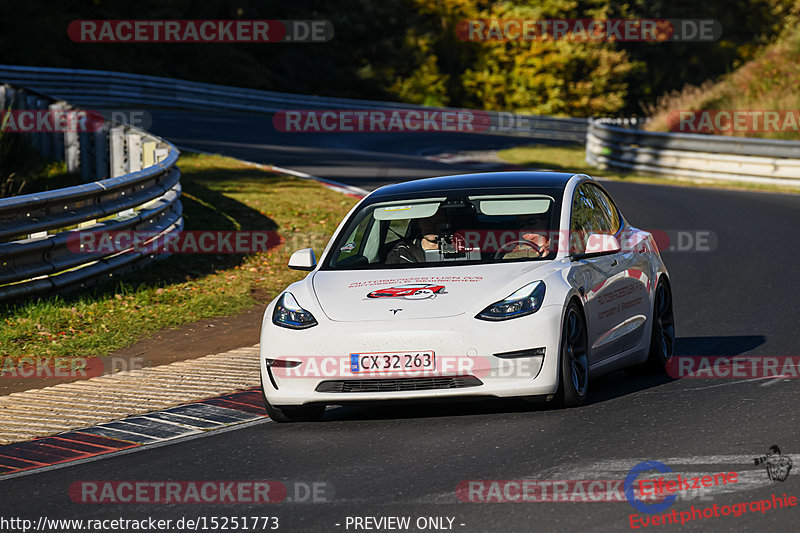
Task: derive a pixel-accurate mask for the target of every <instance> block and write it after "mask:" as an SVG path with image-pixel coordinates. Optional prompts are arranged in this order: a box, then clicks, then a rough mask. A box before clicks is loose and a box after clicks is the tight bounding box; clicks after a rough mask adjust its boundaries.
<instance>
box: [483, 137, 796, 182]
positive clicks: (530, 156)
mask: <svg viewBox="0 0 800 533" xmlns="http://www.w3.org/2000/svg"><path fill="white" fill-rule="evenodd" d="M497 156H498V157H499V158H500V159H502V160H504V161H507V162H508V163H511V164H514V165H523V166H530V167H537V168H542V169H548V170H556V171H564V172H576V173H585V174H589V175H590V176H592V177H599V178H608V179H613V180H619V181H629V182H630V181H632V182H637V183H650V184H655V185H677V186H681V187H714V188H718V189H741V190H751V191H752V190H755V191H767V192H790V193H800V185H798V186H797V187H792V186H789V185H772V184H768V183H747V182H737V181H721V180H703V179H689V178H678V177H675V178H665V177H658V176H646V175H642V174H633V173H630V174H629V173H624V172H614V171H611V170H603V169H600V168H598V167H595V166H593V165H590V164H589V163H587V162H586V148H585V147H584V146H582V145H574V146H541V145H534V146H518V147H515V148H509V149H506V150H501V151H499V152H498V153H497Z"/></svg>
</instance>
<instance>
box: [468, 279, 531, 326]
mask: <svg viewBox="0 0 800 533" xmlns="http://www.w3.org/2000/svg"><path fill="white" fill-rule="evenodd" d="M543 301H544V282H543V281H534V282H533V283H529V284H527V285H525V286H524V287H522V288H521V289H519V290H518V291H516V292H515V293H514V294H512V295H510V296H509V297H508V298H506V299H505V300H502V301H499V302H495V303H493V304H492V305H490V306H489V307H487V308H486V309H484V310H483V311H481V312H480V313H478V314H477V315H476V316H475V318H479V319H481V320H508V319H511V318H517V317H520V316H526V315H532V314H533V313H535V312H536V311H538V310H539V308H540V307H541V306H542V302H543Z"/></svg>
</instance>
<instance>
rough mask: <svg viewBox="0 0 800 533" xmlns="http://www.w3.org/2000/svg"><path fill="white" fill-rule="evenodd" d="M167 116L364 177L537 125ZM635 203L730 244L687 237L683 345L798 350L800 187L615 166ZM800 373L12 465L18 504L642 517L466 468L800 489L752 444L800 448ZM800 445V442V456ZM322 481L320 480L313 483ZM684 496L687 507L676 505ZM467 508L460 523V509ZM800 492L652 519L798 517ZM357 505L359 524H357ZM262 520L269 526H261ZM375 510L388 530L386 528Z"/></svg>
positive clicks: (50, 510)
mask: <svg viewBox="0 0 800 533" xmlns="http://www.w3.org/2000/svg"><path fill="white" fill-rule="evenodd" d="M154 117H155V119H154V123H153V127H152V130H153V131H154V132H156V133H158V134H161V135H164V136H166V137H168V138H170V139H171V140H173V141H174V142H176V143H177V144H179V145H182V146H188V147H192V148H196V149H201V150H208V151H214V152H217V151H218V152H221V153H225V154H228V155H232V156H236V157H241V158H245V159H249V160H252V161H257V162H263V163H272V164H276V165H279V166H284V167H290V168H293V169H297V170H301V171H304V172H308V173H311V174H315V175H317V176H321V177H325V178H330V179H335V180H339V181H342V182H345V183H348V184H352V185H358V186H360V187H364V188H373V187H375V186H377V185H380V184H383V183H388V182H391V181H397V180H402V179H412V178H417V177H423V176H433V175H442V174H452V173H457V172H462V171H473V170H474V167H472V166H459V165H446V164H443V163H439V162H435V161H431V160H428V159H426V158H424V157H422V155H423V154H429V153H435V152H439V151H447V150H454V149H490V148H498V147H502V146H510V145H514V144H518V143H519V139H513V138H512V139H506V138H498V137H482V136H478V135H475V136H467V135H445V136H437V135H430V134H421V135H413V134H399V135H386V136H383V135H364V134H360V135H337V136H322V135H303V136H297V137H293V136H289V135H287V134H277V133H275V132H274V130H272V127H271V123H270V121H269V119H268V117H251V116H247V115H233V116H231V115H223V114H219V115H214V114H211V115H207V114H199V113H193V114H192V113H178V112H161V113H156V114H154ZM607 187H608V188H609V190H610V191H611V193H612V195H613V196H614V198H615V199H616V201H617V203H618V205H619V206H620V208H621V210H622V212H623V213H624V215H625V216H626V217H627V218H628V219H629V220H630V221H631V222H632V223H633V224H634V225H636V226H638V227H642V228H645V229H650V230H668V233H669V232H672V233H671V235H675V233H674V232H675V231H677V230H684V231H687V232H690V233H689V234H691V235H697V233H692V232H711V235H712V236H713V237H714V238H713V239H712V241H713V242H715V243H716V246H714V247H713V248H714V249H713V250H711V251H698V250H693V251H692V250H690V251H671V252H665V253H664V254H663V257H664V259H665V262H666V263H667V267H668V268H669V270H670V273H671V276H672V284H673V291H674V299H675V317H676V322H677V326H676V327H677V335H678V344H677V352H678V354H680V355H728V356H730V355H738V354H749V355H763V356H767V355H782V356H783V355H798V350H797V348H796V346H797V343H796V341H795V335H796V334H797V332H798V316H800V302H799V301H798V298H797V295H798V291H797V288H796V275H795V274H796V272H797V267H796V266H795V265H796V262H797V260H798V257H799V256H800V254H798V249H797V243H798V241H797V237H796V226H797V222H798V219H799V218H798V215H800V196H793V195H782V194H769V193H754V192H735V191H723V190H708V189H696V188H682V187H666V186H652V185H642V184H630V183H620V182H608V183H607ZM798 383H800V381H798V380H793V379H788V380H763V379H762V380H748V379H728V380H706V379H682V380H672V379H669V378H667V377H658V376H636V377H629V376H628V375H627V374H625V373H623V372H618V373H615V374H612V375H609V376H606V377H604V378H601V379H600V380H597V381H594V382H592V384H591V402H590V403H589V405H586V406H584V407H581V408H577V409H569V410H556V409H551V408H548V407H546V406H532V407H531V406H527V405H521V404H519V403H516V402H506V401H503V402H491V401H490V402H480V403H457V404H446V405H433V406H432V405H413V406H400V407H398V406H382V407H374V408H354V407H349V408H339V409H334V410H329V411H328V414H327V415H326V421H325V422H323V423H317V424H294V425H278V424H275V423H272V422H265V423H262V424H258V425H254V426H250V427H245V428H241V429H238V430H236V431H231V432H226V433H218V434H213V435H210V436H206V437H203V438H199V439H195V440H188V441H183V442H178V443H174V444H171V445H168V446H164V447H159V448H146V449H144V450H142V451H139V452H137V453H131V454H127V455H119V456H116V457H112V458H109V459H104V460H100V461H96V462H91V463H86V464H81V465H76V466H71V467H68V468H63V469H58V470H52V471H48V472H41V473H36V474H31V475H28V476H25V477H19V478H15V479H11V480H5V481H0V495H2V496H0V516H6V517H8V516H29V517H38V516H42V515H43V516H47V517H50V518H83V519H86V518H117V517H123V518H142V517H147V516H151V517H156V518H172V519H178V518H180V517H197V516H208V517H210V516H234V515H237V516H242V515H247V516H256V515H258V516H265V515H271V516H277V517H279V519H280V529H279V530H280V531H291V532H294V531H365V530H367V529H355V528H354V527H353V525H352V524H351V525H350V526H349V527H348V526H347V524H348V517H350V519H351V521H352V519H353V517H365V516H408V517H411V525H412V527H411V529H409V530H410V531H417V530H418V529H417V528H416V526H415V521H416V520H417V518H419V517H450V518H453V522H452V529H453V530H455V531H464V532H473V531H572V530H581V531H583V530H591V531H616V530H627V529H630V527H631V526H630V523H629V516H630V515H631V514H634V513H636V511H635V510H634V509H633V507H631V506H630V505H629V504H628V503H627V502H610V503H606V502H589V503H585V502H584V503H532V502H526V503H466V502H462V501H460V500H459V498H458V497H457V495H456V487H457V486H458V485H459V483H461V482H462V481H465V480H482V479H484V480H485V479H488V480H513V479H531V480H542V479H551V480H570V479H602V480H608V479H616V480H619V479H623V478H624V477H625V475H626V474H627V471H628V470H629V469H630V468H631V467H633V466H634V465H635V464H637V463H638V462H640V461H645V460H656V461H661V462H663V463H665V464H667V465H669V466H670V467H672V468H673V470H675V471H677V472H680V473H681V474H682V475H687V476H688V475H698V474H704V473H709V474H713V473H717V472H727V471H737V472H739V473H740V478H741V481H740V482H739V483H734V484H731V485H728V486H726V487H724V488H723V489H719V490H716V489H715V490H713V491H711V492H710V493H709V494H707V495H705V496H703V497H697V498H694V499H679V500H678V501H677V502H676V503H675V504H674V506H673V508H671V509H675V510H676V511H678V512H681V511H687V510H690V508H691V507H692V506H695V507H697V508H701V507H712V506H713V505H718V506H724V505H731V504H734V503H739V502H751V501H754V500H761V499H764V498H770V497H771V495H772V494H775V495H777V496H780V495H782V494H783V493H786V494H787V495H789V496H792V495H794V496H798V495H800V476H798V475H797V473H798V470H800V463H798V464H797V466H796V467H795V468H794V470H792V472H791V475H790V476H789V477H788V479H787V480H786V481H784V482H777V481H770V480H769V479H768V478H767V475H766V473H765V471H764V469H763V468H761V467H756V466H754V464H753V462H752V458H753V457H755V456H757V455H761V454H763V453H764V452H766V450H767V448H768V447H769V446H770V445H772V444H778V445H780V446H781V448H782V450H783V451H784V453H786V454H788V455H789V456H792V454H793V452H794V453H795V454H796V453H797V450H798V449H799V447H798V443H799V442H800V423H799V419H800V417H799V416H798V411H797V405H798V400H800V387H798ZM794 459H795V462H798V461H800V454H797V455H795V456H794ZM79 480H163V481H174V480H184V481H186V480H277V481H282V482H283V483H285V484H286V485H287V486H288V487H289V489H290V496H292V497H293V498H294V500H297V497H296V496H297V495H294V494H293V491H294V490H295V489H294V488H293V487H295V486H296V485H294V484H295V483H301V484H302V483H311V482H318V483H324V484H325V485H324V487H325V491H326V492H325V499H326V500H327V501H324V502H323V501H317V502H316V503H310V502H309V503H306V502H302V503H298V502H297V501H291V502H289V501H284V502H281V503H277V504H267V505H264V504H260V505H253V504H237V505H232V504H226V505H196V504H184V505H154V504H76V503H73V502H72V501H71V500H70V498H69V496H68V488H69V486H70V484H72V483H73V482H75V481H79ZM299 486H302V485H299ZM671 509H670V510H671ZM448 523H449V522H448V521H447V520H445V521H444V524H448ZM798 523H800V511H798V507H791V508H784V509H777V510H770V511H768V512H766V513H762V512H759V511H749V512H747V513H745V514H743V515H741V516H733V515H731V516H725V517H714V518H704V519H698V520H694V521H691V522H687V523H686V524H685V525H682V526H679V525H667V526H651V528H652V527H655V528H656V529H657V530H667V529H669V530H675V529H677V528H679V527H680V528H681V529H682V530H683V529H688V530H703V531H791V530H796V529H797V524H798ZM337 524H339V525H337ZM250 530H251V531H256V530H258V531H260V530H261V529H260V528H259V529H250ZM374 530H375V529H373V531H374Z"/></svg>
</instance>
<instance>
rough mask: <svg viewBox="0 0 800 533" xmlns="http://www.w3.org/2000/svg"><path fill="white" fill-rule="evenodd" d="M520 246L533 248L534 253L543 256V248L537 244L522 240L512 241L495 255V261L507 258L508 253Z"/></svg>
mask: <svg viewBox="0 0 800 533" xmlns="http://www.w3.org/2000/svg"><path fill="white" fill-rule="evenodd" d="M520 244H521V245H523V246H529V247H531V248H533V251H534V252H536V253H537V254H539V256H541V255H542V248H541V247H540V246H539V245H538V244H536V243H535V242H533V241H526V240H520V241H511V242H507V243H505V244H504V245H503V246H501V247H500V249H498V250H497V251H496V252H495V253H494V258H495V259H502V258H503V256H505V255H506V254H507V253H509V252H511V251H513V250H514V248H516V247H517V246H518V245H520ZM506 248H508V250H506Z"/></svg>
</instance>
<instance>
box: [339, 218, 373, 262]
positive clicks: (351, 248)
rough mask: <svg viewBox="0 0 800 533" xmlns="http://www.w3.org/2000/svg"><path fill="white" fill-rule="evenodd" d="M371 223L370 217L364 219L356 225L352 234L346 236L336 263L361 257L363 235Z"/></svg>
mask: <svg viewBox="0 0 800 533" xmlns="http://www.w3.org/2000/svg"><path fill="white" fill-rule="evenodd" d="M371 222H372V219H371V217H364V220H362V221H361V222H359V223H358V225H357V226H356V227H355V229H354V230H353V231H352V233H350V235H348V236H347V239H346V240H345V245H344V247H342V249H341V250H340V252H339V257H338V259H337V261H344V260H346V259H348V258H350V257H353V256H356V255H363V253H364V246H363V244H364V234H365V233H367V229H368V226H369V224H370V223H371Z"/></svg>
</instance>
